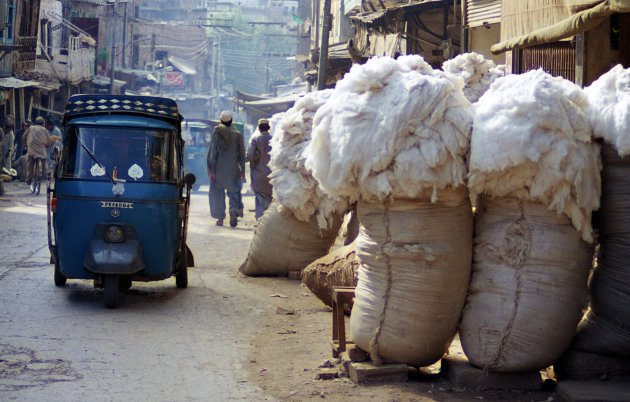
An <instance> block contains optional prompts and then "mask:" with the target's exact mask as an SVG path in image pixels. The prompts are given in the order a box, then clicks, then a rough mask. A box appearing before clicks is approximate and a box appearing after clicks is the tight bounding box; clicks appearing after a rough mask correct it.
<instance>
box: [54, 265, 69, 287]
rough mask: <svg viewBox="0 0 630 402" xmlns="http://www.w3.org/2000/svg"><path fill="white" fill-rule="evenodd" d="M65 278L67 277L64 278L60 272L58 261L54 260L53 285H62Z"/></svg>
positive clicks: (64, 282)
mask: <svg viewBox="0 0 630 402" xmlns="http://www.w3.org/2000/svg"><path fill="white" fill-rule="evenodd" d="M67 280H68V278H66V277H65V275H64V274H62V273H61V268H60V267H59V263H58V262H57V261H55V286H64V285H65V284H66V281H67Z"/></svg>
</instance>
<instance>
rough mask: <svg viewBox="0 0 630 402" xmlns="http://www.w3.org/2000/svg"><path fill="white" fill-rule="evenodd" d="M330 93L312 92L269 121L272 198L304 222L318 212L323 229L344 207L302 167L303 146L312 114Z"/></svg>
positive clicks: (306, 143) (308, 140)
mask: <svg viewBox="0 0 630 402" xmlns="http://www.w3.org/2000/svg"><path fill="white" fill-rule="evenodd" d="M331 94H332V90H324V91H317V92H311V93H309V94H307V95H305V96H304V97H302V98H300V99H299V100H298V101H297V102H296V104H295V105H294V106H293V107H292V108H290V109H289V110H287V111H286V112H285V113H284V115H283V116H282V118H281V120H279V121H274V120H275V119H273V118H272V121H271V124H272V129H273V136H272V139H271V161H270V162H269V166H270V168H271V175H270V176H269V177H270V178H271V184H272V185H273V197H274V199H275V200H276V201H278V202H279V203H280V204H282V205H283V206H285V207H287V208H289V209H290V210H291V211H292V212H293V214H294V215H295V217H296V218H297V219H299V220H302V221H304V222H308V221H309V220H310V219H311V217H312V216H313V215H314V214H317V222H318V225H319V226H320V227H322V228H327V227H329V223H330V217H331V216H332V215H333V214H334V213H335V212H337V211H341V210H343V209H345V207H346V206H347V204H345V203H344V202H343V201H337V200H333V199H332V198H330V197H328V196H327V195H325V194H324V193H323V192H322V190H321V189H320V187H319V185H318V183H317V181H316V180H315V179H314V178H313V176H312V175H311V173H310V172H309V171H308V169H307V168H306V167H305V166H304V158H305V156H304V149H305V148H306V146H307V145H308V143H309V142H310V140H311V129H312V124H313V116H314V115H315V112H316V111H317V109H319V108H320V107H321V105H322V104H324V102H326V100H328V98H330V96H331ZM274 117H275V116H274Z"/></svg>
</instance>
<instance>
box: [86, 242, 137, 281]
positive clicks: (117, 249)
mask: <svg viewBox="0 0 630 402" xmlns="http://www.w3.org/2000/svg"><path fill="white" fill-rule="evenodd" d="M83 266H84V267H85V269H87V270H88V271H90V272H94V273H95V274H117V275H129V274H135V273H136V272H139V271H142V270H143V269H144V268H145V265H144V261H143V259H142V247H141V246H140V241H138V240H127V241H126V242H124V243H107V242H106V241H105V240H92V241H91V242H90V244H89V246H88V249H87V251H86V252H85V258H84V260H83Z"/></svg>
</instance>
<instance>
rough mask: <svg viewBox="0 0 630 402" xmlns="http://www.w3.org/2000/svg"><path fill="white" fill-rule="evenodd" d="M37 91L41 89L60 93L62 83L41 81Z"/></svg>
mask: <svg viewBox="0 0 630 402" xmlns="http://www.w3.org/2000/svg"><path fill="white" fill-rule="evenodd" d="M35 87H36V88H37V89H41V90H42V91H48V92H51V91H58V90H59V88H61V82H59V81H58V80H44V81H39V83H38V84H37V85H36V86H35Z"/></svg>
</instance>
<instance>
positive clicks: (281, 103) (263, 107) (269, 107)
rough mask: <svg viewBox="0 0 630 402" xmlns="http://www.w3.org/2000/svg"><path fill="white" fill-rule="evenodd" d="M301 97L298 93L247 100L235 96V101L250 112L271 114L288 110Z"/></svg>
mask: <svg viewBox="0 0 630 402" xmlns="http://www.w3.org/2000/svg"><path fill="white" fill-rule="evenodd" d="M298 99H299V96H298V95H290V96H282V97H278V98H269V99H264V100H257V101H249V102H245V101H242V100H241V99H238V98H233V99H232V100H233V102H234V103H236V104H237V105H238V106H240V107H242V108H243V109H245V110H246V111H248V112H250V113H252V112H253V113H254V114H256V115H262V116H271V115H273V114H276V113H280V112H286V111H287V110H288V109H289V108H291V107H292V106H293V105H294V104H295V102H296V101H297V100H298Z"/></svg>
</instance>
